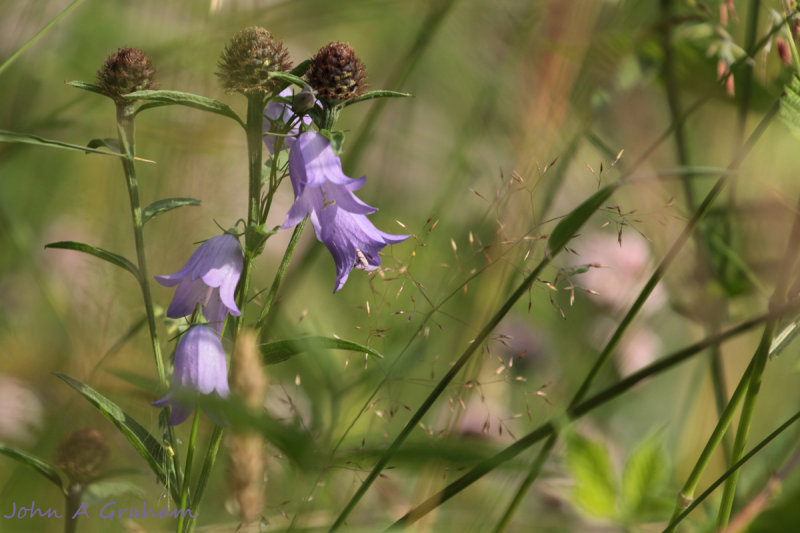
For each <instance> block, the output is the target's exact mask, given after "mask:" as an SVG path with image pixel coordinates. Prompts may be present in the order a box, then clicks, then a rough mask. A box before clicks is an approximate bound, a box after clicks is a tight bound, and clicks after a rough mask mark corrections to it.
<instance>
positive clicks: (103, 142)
mask: <svg viewBox="0 0 800 533" xmlns="http://www.w3.org/2000/svg"><path fill="white" fill-rule="evenodd" d="M86 146H88V147H89V148H100V147H101V146H103V147H105V148H108V149H109V150H111V151H112V152H116V153H118V154H121V153H122V150H121V149H120V147H119V141H118V140H117V139H113V138H110V137H108V138H105V139H92V140H91V141H89V144H87V145H86Z"/></svg>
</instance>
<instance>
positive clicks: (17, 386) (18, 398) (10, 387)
mask: <svg viewBox="0 0 800 533" xmlns="http://www.w3.org/2000/svg"><path fill="white" fill-rule="evenodd" d="M43 418H44V408H43V407H42V402H41V401H40V400H39V397H38V396H37V394H36V393H35V392H34V391H33V389H31V388H30V387H28V386H27V385H25V384H24V383H22V382H21V381H18V380H16V379H14V378H11V377H8V376H4V375H2V374H0V440H5V441H15V442H19V443H30V442H31V441H33V438H34V433H35V431H36V430H37V429H38V428H39V427H40V426H41V425H42V419H43Z"/></svg>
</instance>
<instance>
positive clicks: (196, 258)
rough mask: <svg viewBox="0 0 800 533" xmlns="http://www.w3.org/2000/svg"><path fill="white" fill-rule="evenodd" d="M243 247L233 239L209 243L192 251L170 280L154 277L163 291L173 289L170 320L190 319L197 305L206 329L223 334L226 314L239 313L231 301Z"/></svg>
mask: <svg viewBox="0 0 800 533" xmlns="http://www.w3.org/2000/svg"><path fill="white" fill-rule="evenodd" d="M242 263H243V259H242V247H241V245H240V244H239V240H238V239H237V238H236V237H234V236H233V235H228V234H227V233H226V234H223V235H217V236H216V237H212V238H210V239H208V240H207V241H206V242H204V243H203V244H201V245H200V246H199V247H198V248H197V250H195V251H194V253H193V254H192V256H191V257H190V258H189V261H188V262H187V263H186V265H185V266H184V267H183V268H182V269H180V270H179V271H177V272H176V273H174V274H170V275H169V276H155V279H156V281H158V282H159V283H160V284H162V285H164V286H165V287H174V286H175V285H178V288H177V289H176V290H175V296H173V297H172V302H170V304H169V309H167V316H168V317H170V318H181V317H184V316H189V315H191V314H192V313H193V312H194V309H195V307H196V306H197V304H201V305H202V306H203V315H204V316H205V317H206V320H207V321H208V323H209V325H210V326H212V327H213V328H214V329H216V330H217V332H218V333H221V332H222V324H223V323H224V322H225V317H226V316H227V314H228V313H230V314H232V315H233V316H239V315H240V314H241V313H240V311H239V308H238V307H237V306H236V301H235V300H234V292H235V291H236V284H237V283H239V276H241V274H242Z"/></svg>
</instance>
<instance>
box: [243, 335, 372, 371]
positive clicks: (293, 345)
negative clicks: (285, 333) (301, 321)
mask: <svg viewBox="0 0 800 533" xmlns="http://www.w3.org/2000/svg"><path fill="white" fill-rule="evenodd" d="M259 348H260V350H261V355H262V356H263V357H264V364H267V365H274V364H275V363H280V362H282V361H286V360H287V359H290V358H291V357H293V356H295V355H297V354H301V353H304V352H313V351H316V350H348V351H352V352H363V353H366V354H369V355H372V356H375V357H378V358H380V359H383V356H382V355H381V354H380V353H378V352H376V351H375V350H373V349H372V348H370V347H369V346H364V345H363V344H358V343H357V342H351V341H346V340H343V339H336V338H334V337H316V336H309V337H299V338H297V339H285V340H281V341H275V342H268V343H266V344H262V345H260V346H259Z"/></svg>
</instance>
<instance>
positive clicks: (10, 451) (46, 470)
mask: <svg viewBox="0 0 800 533" xmlns="http://www.w3.org/2000/svg"><path fill="white" fill-rule="evenodd" d="M0 453H2V454H3V455H6V456H8V457H10V458H12V459H14V460H15V461H17V462H19V463H22V464H24V465H25V466H28V467H30V468H33V469H34V470H36V471H37V472H39V473H40V474H41V475H43V476H44V477H45V478H47V479H48V480H49V481H50V482H52V483H53V484H54V485H55V486H57V487H58V488H59V489H61V491H62V492H63V493H64V494H66V493H67V485H66V481H65V480H64V477H63V476H62V475H61V471H60V470H59V469H58V468H56V467H55V466H53V465H51V464H49V463H46V462H45V461H43V460H41V459H39V458H38V457H36V456H34V455H31V454H29V453H27V452H24V451H22V450H18V449H16V448H11V447H10V446H6V445H4V444H0Z"/></svg>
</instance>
